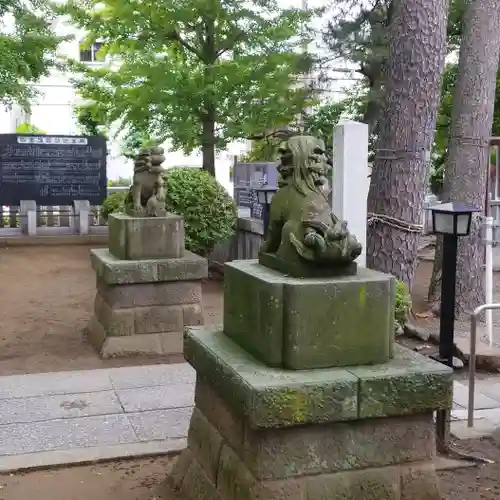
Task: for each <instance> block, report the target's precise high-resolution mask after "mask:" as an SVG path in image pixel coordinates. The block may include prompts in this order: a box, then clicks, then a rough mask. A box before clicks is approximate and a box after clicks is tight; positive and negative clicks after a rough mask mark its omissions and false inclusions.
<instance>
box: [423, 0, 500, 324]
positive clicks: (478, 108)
mask: <svg viewBox="0 0 500 500" xmlns="http://www.w3.org/2000/svg"><path fill="white" fill-rule="evenodd" d="M499 7H500V6H499V4H498V2H497V0H469V1H468V2H467V8H466V12H465V16H464V22H463V34H462V43H461V45H460V56H459V62H458V74H457V83H456V86H455V90H454V98H453V108H452V117H451V130H450V142H449V146H448V161H447V163H446V167H445V178H444V186H443V196H442V199H443V200H444V201H450V200H452V201H458V202H463V203H466V204H468V205H472V206H473V207H476V208H478V209H480V210H481V211H483V213H484V209H485V199H486V179H487V175H488V165H489V149H488V145H489V137H490V134H491V127H492V122H493V109H494V104H495V87H496V75H497V70H498V60H499V55H500V9H499ZM473 221H474V222H473V224H472V227H471V234H470V236H468V237H463V238H460V239H459V241H458V256H457V259H458V263H457V290H456V299H457V301H456V314H457V316H458V315H461V314H463V313H469V312H471V311H472V310H473V309H474V308H475V307H477V306H478V305H480V304H482V303H484V300H485V298H484V286H483V283H484V271H483V269H482V265H483V260H484V243H483V231H482V217H474V219H473ZM440 250H441V249H440V248H439V249H437V250H436V257H438V255H439V254H440ZM440 269H441V259H439V258H436V259H435V260H434V272H433V278H435V277H436V276H439V275H440ZM433 288H434V289H435V290H436V289H438V287H437V286H436V284H435V283H431V290H432V289H433ZM431 290H430V291H431ZM429 295H431V293H429ZM431 298H433V299H434V300H436V299H439V295H437V294H434V297H431Z"/></svg>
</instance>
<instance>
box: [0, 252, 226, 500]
mask: <svg viewBox="0 0 500 500" xmlns="http://www.w3.org/2000/svg"><path fill="white" fill-rule="evenodd" d="M90 248H91V247H87V246H80V245H74V246H66V247H65V246H46V247H42V246H37V247H12V248H2V249H0V283H2V286H1V287H0V312H1V318H2V319H1V321H0V376H1V375H10V374H14V373H38V372H51V371H62V370H87V369H92V368H105V367H110V366H124V365H139V364H152V363H164V362H169V361H180V360H181V359H182V357H181V356H178V357H170V358H166V357H131V358H127V359H116V360H102V359H100V358H99V356H98V355H97V353H96V352H95V350H94V349H93V348H92V346H91V345H90V344H88V343H87V342H86V341H85V338H84V335H83V333H82V330H83V329H84V328H85V326H86V324H87V321H88V320H89V318H90V317H91V315H92V309H93V303H94V297H95V274H94V271H93V270H92V269H91V267H90V262H89V250H90ZM203 297H204V309H205V323H207V324H208V323H220V322H221V310H222V283H221V282H220V281H207V282H206V283H204V290H203ZM0 499H1V497H0Z"/></svg>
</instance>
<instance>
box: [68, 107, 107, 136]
mask: <svg viewBox="0 0 500 500" xmlns="http://www.w3.org/2000/svg"><path fill="white" fill-rule="evenodd" d="M74 112H75V117H76V121H77V123H78V127H79V129H80V133H82V134H83V135H104V136H106V133H105V132H106V127H105V125H104V124H103V118H104V117H103V116H99V108H98V107H97V106H96V105H95V104H81V105H78V106H75V108H74Z"/></svg>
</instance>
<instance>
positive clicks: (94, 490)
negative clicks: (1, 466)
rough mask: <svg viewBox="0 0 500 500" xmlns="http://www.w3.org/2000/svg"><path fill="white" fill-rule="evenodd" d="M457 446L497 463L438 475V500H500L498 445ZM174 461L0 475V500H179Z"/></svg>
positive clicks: (479, 442) (164, 459)
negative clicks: (169, 479) (173, 484)
mask: <svg viewBox="0 0 500 500" xmlns="http://www.w3.org/2000/svg"><path fill="white" fill-rule="evenodd" d="M460 448H461V450H462V451H468V452H469V453H474V454H476V455H479V456H482V457H486V458H489V459H491V460H496V461H497V463H494V464H488V465H484V466H481V467H468V468H463V469H457V470H453V471H446V472H440V473H439V477H440V486H441V492H442V494H443V500H456V499H459V500H493V499H498V498H500V480H499V478H500V450H499V448H498V446H497V445H495V444H494V443H493V442H492V441H491V440H488V439H482V440H481V439H476V440H471V441H467V442H463V443H461V446H460ZM174 461H175V458H170V457H161V458H150V459H144V460H129V461H117V462H112V463H108V464H97V465H89V466H84V467H71V468H66V469H54V470H46V471H34V472H28V473H24V474H14V475H8V476H1V475H0V500H26V499H28V498H36V499H37V500H88V499H89V498H92V500H182V499H180V498H179V496H178V495H175V494H173V493H172V492H171V491H170V490H168V489H167V488H166V487H165V485H164V483H165V477H166V475H167V474H168V472H169V470H170V468H171V466H172V464H173V462H174Z"/></svg>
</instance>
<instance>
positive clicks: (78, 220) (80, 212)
mask: <svg viewBox="0 0 500 500" xmlns="http://www.w3.org/2000/svg"><path fill="white" fill-rule="evenodd" d="M73 203H74V205H75V229H76V232H77V234H81V235H84V234H89V215H90V202H89V201H88V200H75V201H74V202H73Z"/></svg>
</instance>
